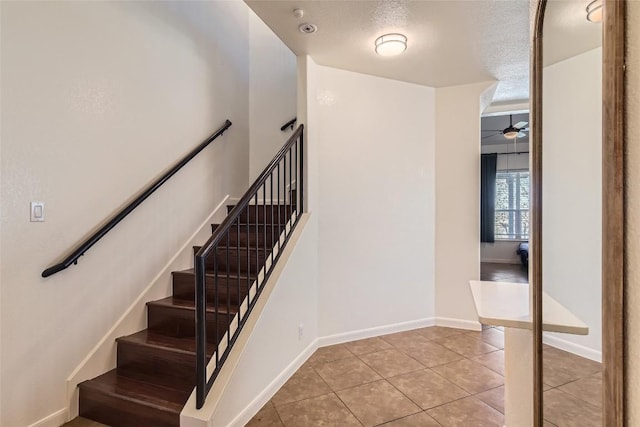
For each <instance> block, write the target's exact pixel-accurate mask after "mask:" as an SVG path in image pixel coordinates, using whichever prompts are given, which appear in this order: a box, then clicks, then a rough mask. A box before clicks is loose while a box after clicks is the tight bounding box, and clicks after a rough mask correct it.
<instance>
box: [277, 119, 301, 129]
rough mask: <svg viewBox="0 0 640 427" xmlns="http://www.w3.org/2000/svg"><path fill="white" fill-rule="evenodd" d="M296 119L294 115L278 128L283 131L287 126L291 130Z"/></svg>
mask: <svg viewBox="0 0 640 427" xmlns="http://www.w3.org/2000/svg"><path fill="white" fill-rule="evenodd" d="M297 121H298V118H297V117H294V118H293V119H291V120H289V121H288V122H287V123H285V124H283V125H282V127H281V128H280V130H281V131H283V132H284V131H285V130H286V129H287V128H288V127H290V128H291V130H293V126H294V125H295V124H296V122H297Z"/></svg>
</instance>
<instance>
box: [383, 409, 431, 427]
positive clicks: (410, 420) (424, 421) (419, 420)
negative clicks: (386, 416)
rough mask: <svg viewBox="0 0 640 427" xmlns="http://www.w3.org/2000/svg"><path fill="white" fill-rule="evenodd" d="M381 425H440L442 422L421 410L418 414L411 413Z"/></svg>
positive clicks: (385, 426) (392, 426)
mask: <svg viewBox="0 0 640 427" xmlns="http://www.w3.org/2000/svg"><path fill="white" fill-rule="evenodd" d="M381 427H440V424H438V422H437V421H436V420H434V419H433V418H431V417H430V416H429V415H427V413H426V412H420V413H418V414H414V415H409V416H408V417H404V418H400V419H399V420H395V421H390V422H388V423H386V424H382V426H381Z"/></svg>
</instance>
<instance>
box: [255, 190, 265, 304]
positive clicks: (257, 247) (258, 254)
mask: <svg viewBox="0 0 640 427" xmlns="http://www.w3.org/2000/svg"><path fill="white" fill-rule="evenodd" d="M255 203H256V295H257V293H258V287H259V285H260V283H258V280H259V279H260V278H259V277H258V273H259V271H260V245H259V243H258V236H259V234H258V210H259V209H260V204H259V203H258V192H257V191H256V196H255ZM262 215H263V216H264V211H263V212H262Z"/></svg>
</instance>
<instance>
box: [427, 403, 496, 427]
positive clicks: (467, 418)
mask: <svg viewBox="0 0 640 427" xmlns="http://www.w3.org/2000/svg"><path fill="white" fill-rule="evenodd" d="M427 414H429V415H431V416H432V417H433V418H434V419H435V420H436V421H437V422H439V423H440V424H441V425H442V426H444V427H471V426H473V427H502V426H503V424H504V415H502V414H501V413H500V412H498V411H496V410H495V409H493V408H492V407H491V406H489V405H487V404H486V403H484V402H481V401H480V400H478V399H476V398H475V397H473V396H471V397H467V398H464V399H461V400H456V401H455V402H451V403H448V404H446V405H442V406H438V407H437V408H433V409H430V410H428V411H427Z"/></svg>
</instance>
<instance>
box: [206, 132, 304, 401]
mask: <svg viewBox="0 0 640 427" xmlns="http://www.w3.org/2000/svg"><path fill="white" fill-rule="evenodd" d="M303 129H304V126H303V125H300V126H299V127H298V128H297V129H296V131H295V132H294V133H293V135H292V136H291V137H290V138H289V140H288V141H287V142H286V144H285V145H284V146H283V147H282V148H281V149H280V151H279V152H278V154H276V156H275V157H274V159H273V160H272V161H271V162H270V163H269V165H268V166H267V167H266V168H265V170H264V171H263V172H262V173H261V174H260V176H259V177H258V178H257V179H256V181H255V182H254V183H253V184H252V185H251V187H250V188H249V190H248V191H247V192H246V193H245V194H244V196H242V198H241V199H240V201H239V202H238V203H237V204H236V205H235V206H234V207H233V209H232V210H231V211H230V212H229V214H228V215H227V217H226V218H225V220H224V221H223V222H222V224H220V225H219V226H218V227H217V228H216V229H215V231H214V232H213V234H212V235H211V237H210V238H209V240H208V241H207V243H205V245H204V246H202V248H200V250H199V251H198V253H197V254H196V255H195V276H196V283H195V286H196V301H195V303H196V408H197V409H200V408H202V406H203V405H204V402H205V400H206V397H207V394H208V392H209V390H210V389H211V387H212V385H213V382H214V381H215V379H216V377H217V376H218V374H219V372H220V369H221V368H222V365H223V364H224V362H225V360H226V359H227V357H228V356H229V353H230V351H231V348H232V347H233V345H234V343H235V342H236V340H237V338H238V336H239V334H240V331H241V330H242V328H243V327H244V325H245V323H246V321H247V318H248V316H249V314H250V313H251V311H252V309H253V308H254V307H255V304H256V301H257V300H258V298H259V296H260V294H261V292H262V290H263V289H264V285H265V284H266V282H267V280H268V279H269V276H270V275H271V273H272V271H273V269H274V266H275V265H276V262H277V261H278V258H279V257H280V255H281V254H282V249H283V248H284V247H285V245H286V244H287V242H288V240H289V238H290V236H291V233H292V232H293V230H294V228H295V226H296V225H297V223H298V221H299V220H300V216H301V214H302V212H303V211H304V205H303V203H304V194H303V189H304V169H303V168H304V162H303V158H304V156H303V154H304V138H303ZM241 232H246V243H245V245H246V247H241V234H240V233H241ZM252 232H255V247H251V245H250V241H251V233H252ZM234 241H235V249H234V248H233V247H232V244H233V242H234ZM244 258H246V259H244ZM243 270H244V271H245V272H246V274H245V275H244V276H246V277H242V274H241V273H242V272H243ZM233 273H235V274H233ZM234 276H235V277H234ZM207 277H209V281H210V285H211V281H213V289H211V291H212V292H213V296H212V297H211V296H210V297H209V300H208V301H209V305H208V306H207ZM232 294H235V295H237V307H234V304H232V301H231V295H232ZM207 311H209V312H210V314H211V315H212V316H215V319H216V320H215V327H214V331H209V332H208V331H207ZM234 312H235V314H232V313H234ZM221 314H222V316H221ZM224 314H226V321H225V322H224V323H227V328H226V332H220V328H219V327H218V325H219V322H220V321H221V320H220V319H221V317H222V318H223V320H224ZM223 330H224V328H223ZM208 338H209V340H210V341H211V340H214V342H215V345H214V348H215V351H214V353H213V355H212V358H213V359H214V360H212V361H211V362H210V363H213V372H212V374H211V376H209V377H208V376H207V364H208V360H207V343H208V341H207V339H208Z"/></svg>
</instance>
